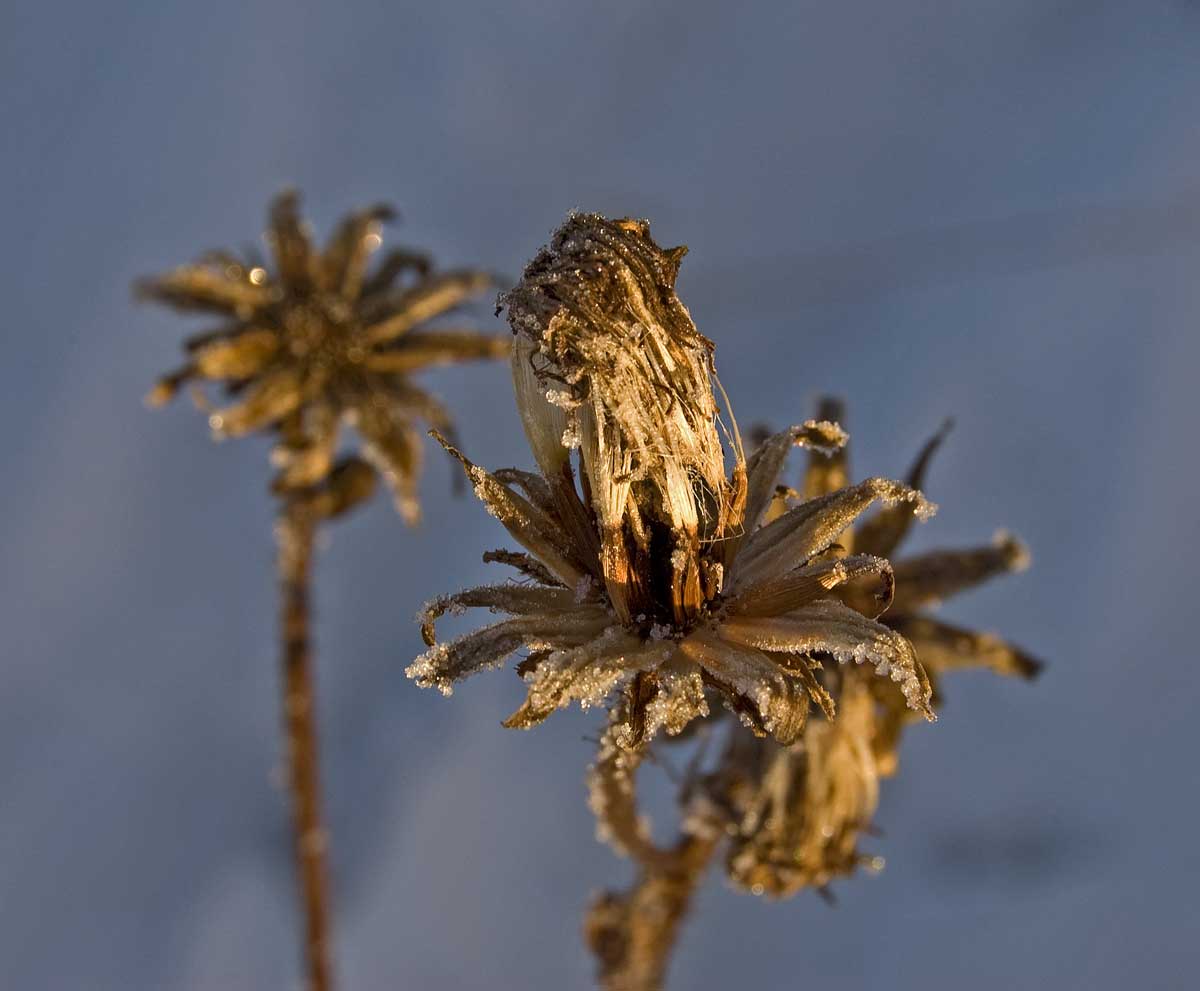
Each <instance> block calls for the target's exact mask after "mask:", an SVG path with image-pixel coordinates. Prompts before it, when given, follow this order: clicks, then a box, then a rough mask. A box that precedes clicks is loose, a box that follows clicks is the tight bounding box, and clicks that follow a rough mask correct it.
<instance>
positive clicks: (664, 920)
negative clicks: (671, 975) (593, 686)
mask: <svg viewBox="0 0 1200 991" xmlns="http://www.w3.org/2000/svg"><path fill="white" fill-rule="evenodd" d="M621 725H622V721H621V716H620V713H618V716H617V717H615V718H614V722H613V723H612V725H611V726H610V728H609V730H608V731H607V732H606V734H605V737H604V739H603V740H602V743H601V748H600V754H599V757H598V759H597V761H596V764H595V765H594V766H593V768H592V808H593V810H594V811H595V812H596V814H597V815H598V816H599V818H600V821H601V823H602V825H603V829H604V830H605V831H606V832H607V833H608V835H609V838H610V839H611V840H612V841H613V842H614V843H615V844H616V846H617V847H618V848H619V849H621V850H622V851H624V852H625V853H626V854H627V855H628V856H629V857H631V858H632V859H633V860H634V861H636V862H637V864H638V875H637V880H636V881H635V882H634V884H633V886H632V887H631V888H629V889H628V890H626V891H623V892H613V891H605V892H602V893H601V894H600V895H599V896H598V897H597V898H595V899H594V900H593V902H592V904H591V905H590V906H589V908H588V912H587V916H586V918H585V920H584V938H585V939H586V940H587V943H588V946H589V947H590V948H591V950H592V953H593V954H594V955H595V957H596V962H597V965H598V966H597V979H598V981H599V983H600V985H601V986H602V987H603V988H605V989H606V991H662V988H663V987H664V985H665V981H666V975H667V968H668V966H669V965H670V961H671V954H672V952H673V951H674V949H675V944H676V941H677V940H678V938H679V933H680V930H681V928H682V925H683V921H684V919H685V918H686V916H687V914H688V911H689V910H690V908H691V904H692V898H693V897H694V896H695V893H696V889H697V888H698V887H699V886H700V883H701V881H703V880H704V875H705V873H706V872H707V870H708V866H709V863H710V862H711V861H712V858H713V856H714V855H715V854H716V852H717V848H718V846H719V845H720V843H721V840H722V839H723V832H722V830H721V827H720V825H719V823H717V822H715V821H713V822H702V821H701V820H700V819H699V818H696V819H694V820H693V822H692V824H691V825H692V826H693V829H692V831H690V832H687V833H681V834H680V836H679V838H678V839H677V840H676V842H675V843H674V844H673V845H672V846H670V847H667V848H663V847H659V846H657V845H656V844H655V843H654V842H653V840H652V839H651V837H650V832H649V829H648V827H647V825H646V823H645V821H644V820H643V818H642V816H641V815H640V814H639V812H638V805H637V780H636V776H637V771H638V768H639V766H640V765H641V763H642V761H643V760H644V759H645V757H646V755H647V745H646V743H645V741H640V742H638V743H637V744H635V745H633V746H631V747H622V746H621V745H620V741H619V737H620V732H619V727H620V726H621Z"/></svg>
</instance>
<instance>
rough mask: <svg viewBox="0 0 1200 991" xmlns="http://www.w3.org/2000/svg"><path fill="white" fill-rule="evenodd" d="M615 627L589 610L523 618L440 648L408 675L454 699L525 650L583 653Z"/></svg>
mask: <svg viewBox="0 0 1200 991" xmlns="http://www.w3.org/2000/svg"><path fill="white" fill-rule="evenodd" d="M609 621H610V620H609V618H608V616H606V615H605V614H604V613H603V612H602V611H599V610H596V609H589V608H583V609H579V610H576V611H574V612H570V613H562V614H555V615H553V616H543V615H540V614H539V615H532V616H517V617H515V618H513V619H506V620H503V621H502V622H499V623H493V624H492V625H491V626H485V627H483V628H482V629H479V630H475V631H474V632H473V633H468V634H466V635H465V636H461V637H459V638H457V639H455V640H449V641H446V642H445V643H438V644H434V645H433V646H432V647H430V648H429V650H427V651H426V652H425V653H424V654H422V655H421V656H420V657H418V658H417V659H416V660H415V661H413V663H412V664H410V665H409V666H408V667H407V668H405V671H404V673H405V674H406V675H408V677H410V678H412V679H413V680H414V681H415V682H416V683H417V685H418V686H420V687H421V688H437V689H438V691H440V692H441V693H442V694H443V695H450V694H451V693H452V692H453V690H454V682H456V681H459V680H461V679H462V678H466V677H468V676H469V675H472V674H475V673H476V672H477V671H483V670H486V669H487V668H494V667H498V666H499V665H500V664H502V663H503V662H504V659H505V658H506V657H508V655H509V654H511V653H513V652H514V651H516V650H518V649H519V648H521V647H532V648H536V649H555V650H557V649H560V648H563V647H577V646H579V645H581V644H584V643H587V642H588V641H589V640H592V639H594V638H595V637H596V636H598V635H599V634H600V632H601V631H602V630H603V629H604V627H605V626H606V625H607V624H608V623H609Z"/></svg>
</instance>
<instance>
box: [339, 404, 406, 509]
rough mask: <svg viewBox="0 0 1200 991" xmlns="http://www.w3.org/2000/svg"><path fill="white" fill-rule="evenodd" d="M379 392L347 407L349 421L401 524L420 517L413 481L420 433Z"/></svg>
mask: <svg viewBox="0 0 1200 991" xmlns="http://www.w3.org/2000/svg"><path fill="white" fill-rule="evenodd" d="M390 398H391V397H390V396H389V395H387V394H383V393H369V394H367V395H366V396H364V397H363V398H362V399H361V400H360V401H359V402H357V403H355V404H354V405H353V406H352V407H351V417H352V419H351V422H352V423H353V424H354V429H355V430H357V431H358V433H359V436H361V437H362V439H363V444H364V446H363V453H365V454H366V456H367V458H368V459H369V460H370V461H371V463H372V464H374V465H375V467H376V469H377V470H378V471H379V473H380V474H381V475H382V476H383V479H384V481H385V482H386V483H387V485H388V488H389V489H390V490H391V492H392V498H393V501H394V502H395V505H396V510H397V512H399V513H400V517H401V518H402V519H403V520H404V522H405V523H408V524H409V525H413V524H415V523H416V522H417V521H418V520H419V519H420V518H421V504H420V501H419V500H418V498H417V480H418V478H419V477H420V473H421V453H422V452H421V434H420V432H419V431H418V430H417V429H416V428H415V427H414V426H413V423H412V420H411V419H410V418H408V417H406V416H404V415H403V414H402V413H400V412H399V411H398V410H397V408H396V407H395V406H394V405H393V404H392V403H391V402H390Z"/></svg>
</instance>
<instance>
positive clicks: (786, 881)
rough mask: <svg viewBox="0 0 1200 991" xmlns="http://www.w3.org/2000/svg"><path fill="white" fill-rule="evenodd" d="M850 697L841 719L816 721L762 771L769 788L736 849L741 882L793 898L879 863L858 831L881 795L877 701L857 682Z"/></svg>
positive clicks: (736, 875)
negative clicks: (875, 743)
mask: <svg viewBox="0 0 1200 991" xmlns="http://www.w3.org/2000/svg"><path fill="white" fill-rule="evenodd" d="M842 701H843V707H842V712H841V714H840V715H839V717H838V719H837V720H835V721H832V722H813V723H810V724H809V725H808V727H807V729H806V730H805V733H804V740H803V742H802V743H801V744H798V745H797V746H796V747H794V748H791V749H790V750H788V751H780V752H778V753H777V754H775V755H774V758H773V760H772V761H771V762H770V763H769V765H768V766H767V768H766V769H765V771H764V773H763V774H762V778H761V781H762V786H761V787H762V791H761V793H760V794H759V795H758V796H757V801H756V802H754V803H753V804H752V805H751V806H750V808H749V809H748V811H747V814H746V818H745V819H744V820H743V822H742V823H741V828H740V834H739V835H738V836H737V837H736V838H735V840H734V843H733V845H732V847H731V850H730V854H729V859H728V870H729V875H730V878H731V880H733V881H734V882H735V883H736V884H738V885H739V886H741V887H744V888H746V889H747V890H749V891H751V892H753V893H755V894H767V895H770V896H771V897H775V898H785V897H788V896H790V895H793V894H795V893H796V892H797V891H799V890H800V889H802V888H805V887H822V886H824V885H826V884H828V883H829V882H830V881H831V880H833V879H834V878H836V877H839V876H842V875H846V874H849V873H851V872H853V871H854V870H855V868H856V867H858V866H860V865H862V864H864V863H867V864H870V863H871V860H872V858H868V857H865V856H863V855H862V854H860V853H859V851H858V837H859V835H860V834H861V831H862V830H863V829H864V828H866V827H867V826H868V825H869V823H870V820H871V817H872V815H873V814H874V812H875V809H876V807H877V805H878V801H879V784H878V773H877V771H876V767H875V761H874V755H873V753H872V750H871V746H870V741H871V732H872V729H871V727H872V719H873V712H874V703H873V700H872V699H871V696H870V693H869V692H868V691H866V690H865V688H864V687H863V686H859V685H857V684H853V683H852V687H851V688H850V690H849V691H847V692H846V693H845V695H844V696H843V700H842Z"/></svg>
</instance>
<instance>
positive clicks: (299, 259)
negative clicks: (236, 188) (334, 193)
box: [267, 189, 320, 292]
mask: <svg viewBox="0 0 1200 991" xmlns="http://www.w3.org/2000/svg"><path fill="white" fill-rule="evenodd" d="M267 243H268V244H269V245H270V247H271V252H272V253H273V254H274V256H275V268H276V271H277V272H278V273H279V280H280V282H282V283H283V285H284V286H285V287H286V288H287V289H288V290H289V291H291V292H308V291H309V290H311V289H313V288H314V287H315V286H316V285H317V281H318V277H319V274H320V273H319V259H318V257H317V253H316V251H315V250H314V249H313V244H312V238H311V237H310V236H309V232H308V230H307V229H306V225H305V224H304V222H303V221H301V219H300V194H299V193H297V192H296V191H295V190H294V189H288V190H284V192H282V193H280V194H279V195H278V196H276V197H275V199H274V201H273V202H272V203H271V208H270V210H269V212H268V226H267Z"/></svg>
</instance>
